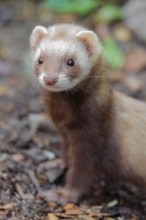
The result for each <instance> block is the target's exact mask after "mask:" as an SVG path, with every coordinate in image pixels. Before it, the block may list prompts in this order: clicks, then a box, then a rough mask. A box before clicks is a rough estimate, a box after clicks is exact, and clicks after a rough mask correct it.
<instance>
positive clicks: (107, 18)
mask: <svg viewBox="0 0 146 220" xmlns="http://www.w3.org/2000/svg"><path fill="white" fill-rule="evenodd" d="M122 19H123V11H122V9H121V8H120V7H118V6H116V5H112V4H107V5H104V6H103V7H102V8H101V9H99V10H98V12H97V14H96V21H97V22H98V23H109V22H112V21H115V20H122Z"/></svg>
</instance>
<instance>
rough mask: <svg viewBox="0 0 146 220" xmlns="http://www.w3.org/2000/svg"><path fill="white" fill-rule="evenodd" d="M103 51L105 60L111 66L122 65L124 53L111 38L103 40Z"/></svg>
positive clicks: (114, 67)
mask: <svg viewBox="0 0 146 220" xmlns="http://www.w3.org/2000/svg"><path fill="white" fill-rule="evenodd" d="M103 52H104V57H105V59H106V62H107V63H108V65H109V66H110V67H111V68H113V69H117V68H121V67H122V66H123V63H124V53H123V52H122V50H121V49H120V48H119V46H118V44H117V43H116V42H115V41H114V40H113V39H112V38H105V39H104V40H103Z"/></svg>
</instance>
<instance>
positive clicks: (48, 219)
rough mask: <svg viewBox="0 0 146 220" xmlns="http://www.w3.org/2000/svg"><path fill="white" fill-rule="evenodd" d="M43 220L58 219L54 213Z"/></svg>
mask: <svg viewBox="0 0 146 220" xmlns="http://www.w3.org/2000/svg"><path fill="white" fill-rule="evenodd" d="M45 220H59V219H58V217H57V216H56V215H55V214H54V213H49V214H48V215H47V216H46V218H45Z"/></svg>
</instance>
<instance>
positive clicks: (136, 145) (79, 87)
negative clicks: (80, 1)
mask: <svg viewBox="0 0 146 220" xmlns="http://www.w3.org/2000/svg"><path fill="white" fill-rule="evenodd" d="M30 44H31V49H32V52H33V60H34V72H35V74H36V76H37V78H38V81H39V83H40V84H41V86H42V89H43V97H44V100H45V104H46V106H47V109H48V113H49V115H50V117H51V119H52V121H53V123H54V125H55V127H56V129H57V130H58V132H59V134H60V135H61V137H62V139H63V142H64V144H63V155H64V156H63V159H64V162H65V164H66V166H67V168H68V171H67V176H66V185H65V187H64V189H63V190H61V191H59V192H57V191H56V197H55V196H54V197H52V196H50V197H49V193H48V194H45V196H46V197H47V195H48V198H47V200H53V198H56V200H57V201H64V202H69V201H70V202H78V201H79V200H80V199H81V198H82V196H84V195H86V194H88V193H89V192H90V191H91V189H93V188H94V187H96V186H98V184H99V183H100V181H101V180H103V181H105V182H106V181H109V183H118V182H124V181H129V182H131V183H134V184H136V185H138V186H140V187H141V188H143V189H145V188H146V104H145V103H144V102H142V101H138V100H135V99H133V98H130V97H128V96H126V95H124V94H122V93H119V92H116V91H113V90H112V88H111V85H110V83H109V81H108V79H107V77H106V69H105V64H104V59H103V55H102V46H101V43H100V41H99V39H98V37H97V35H96V34H95V33H94V32H93V31H90V30H87V29H85V28H83V27H80V26H77V25H73V24H61V25H54V26H51V27H49V28H45V27H42V26H37V27H35V28H34V29H33V31H32V34H31V37H30Z"/></svg>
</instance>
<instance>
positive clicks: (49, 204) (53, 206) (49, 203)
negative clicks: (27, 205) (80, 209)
mask: <svg viewBox="0 0 146 220" xmlns="http://www.w3.org/2000/svg"><path fill="white" fill-rule="evenodd" d="M48 206H49V207H50V208H53V209H55V208H57V205H56V203H55V202H48Z"/></svg>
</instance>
